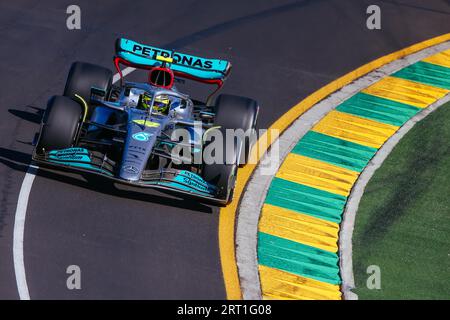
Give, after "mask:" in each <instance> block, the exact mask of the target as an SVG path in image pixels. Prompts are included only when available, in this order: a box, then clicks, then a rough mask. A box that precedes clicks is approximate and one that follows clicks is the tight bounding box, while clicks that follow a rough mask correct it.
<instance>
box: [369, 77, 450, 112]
mask: <svg viewBox="0 0 450 320" xmlns="http://www.w3.org/2000/svg"><path fill="white" fill-rule="evenodd" d="M362 92H365V93H368V94H372V95H374V96H378V97H381V98H386V99H390V100H394V101H398V102H401V103H406V104H409V105H412V106H415V107H418V108H426V107H428V106H429V105H430V104H432V103H434V102H435V101H436V100H438V99H441V98H442V97H443V96H445V95H446V94H447V93H448V92H449V90H445V89H441V88H436V87H432V86H429V85H426V84H422V83H418V82H413V81H409V80H405V79H400V78H395V77H386V78H384V79H382V80H380V81H378V82H377V83H375V84H373V85H371V86H370V87H368V88H367V89H364V90H363V91H362Z"/></svg>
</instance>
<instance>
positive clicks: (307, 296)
mask: <svg viewBox="0 0 450 320" xmlns="http://www.w3.org/2000/svg"><path fill="white" fill-rule="evenodd" d="M259 274H260V278H261V288H262V294H263V298H264V299H286V300H291V299H295V300H341V292H340V291H339V286H338V285H334V284H329V283H325V282H321V281H317V280H313V279H309V278H305V277H301V276H298V275H295V274H291V273H288V272H284V271H281V270H277V269H274V268H269V267H266V266H262V265H259Z"/></svg>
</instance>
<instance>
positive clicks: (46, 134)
mask: <svg viewBox="0 0 450 320" xmlns="http://www.w3.org/2000/svg"><path fill="white" fill-rule="evenodd" d="M83 112H84V111H83V109H82V107H81V105H80V104H78V103H76V102H75V101H73V100H72V99H70V98H68V97H63V96H53V97H51V98H50V100H49V101H48V104H47V109H46V110H45V114H44V118H43V120H42V128H41V134H40V136H39V141H38V144H37V148H36V149H37V152H38V153H41V152H43V151H49V150H55V149H65V148H69V147H71V146H73V144H74V143H75V140H76V137H77V133H78V129H79V126H80V123H81V119H82V117H83Z"/></svg>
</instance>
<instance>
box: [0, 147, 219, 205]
mask: <svg viewBox="0 0 450 320" xmlns="http://www.w3.org/2000/svg"><path fill="white" fill-rule="evenodd" d="M0 163H3V164H4V165H6V166H8V167H9V168H11V169H13V170H16V171H22V172H27V171H28V169H29V164H30V163H31V155H30V154H28V153H25V152H21V151H16V150H11V149H6V148H2V147H0ZM36 176H39V177H44V178H47V179H52V180H56V181H59V182H63V183H67V184H70V185H74V186H77V187H81V188H85V189H89V190H92V191H94V192H99V193H103V194H107V195H112V196H115V197H119V198H127V199H132V200H137V201H145V202H151V203H156V204H161V205H167V206H171V207H177V208H182V209H188V210H193V211H199V212H203V213H209V214H211V213H212V212H213V208H212V207H210V206H207V205H205V204H203V203H200V202H198V201H196V200H193V199H185V198H177V197H173V196H171V197H168V196H165V195H163V194H162V193H160V192H158V191H155V192H158V193H159V194H149V193H147V192H143V191H144V190H142V192H140V191H135V190H131V189H130V190H124V189H118V188H117V187H116V186H115V185H114V183H112V182H111V181H108V180H107V179H106V178H102V177H99V176H96V175H94V174H89V173H87V174H85V173H82V174H79V173H76V174H73V173H66V172H62V171H56V170H54V169H48V168H42V167H40V168H39V170H37V171H36ZM83 178H84V180H83Z"/></svg>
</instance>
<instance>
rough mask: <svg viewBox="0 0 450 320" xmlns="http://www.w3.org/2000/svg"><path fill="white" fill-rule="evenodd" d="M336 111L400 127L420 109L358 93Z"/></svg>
mask: <svg viewBox="0 0 450 320" xmlns="http://www.w3.org/2000/svg"><path fill="white" fill-rule="evenodd" d="M336 110H337V111H340V112H345V113H350V114H353V115H355V116H359V117H363V118H367V119H370V120H374V121H378V122H383V123H387V124H390V125H394V126H402V125H403V124H404V123H405V122H406V121H408V120H409V119H410V118H411V117H413V116H414V115H415V114H416V113H417V112H419V111H420V108H417V107H414V106H411V105H408V104H404V103H400V102H397V101H393V100H389V99H385V98H381V97H377V96H373V95H370V94H367V93H363V92H359V93H357V94H355V95H354V96H353V97H351V98H349V99H348V100H346V101H344V102H343V103H341V104H340V105H339V106H338V107H337V108H336Z"/></svg>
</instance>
